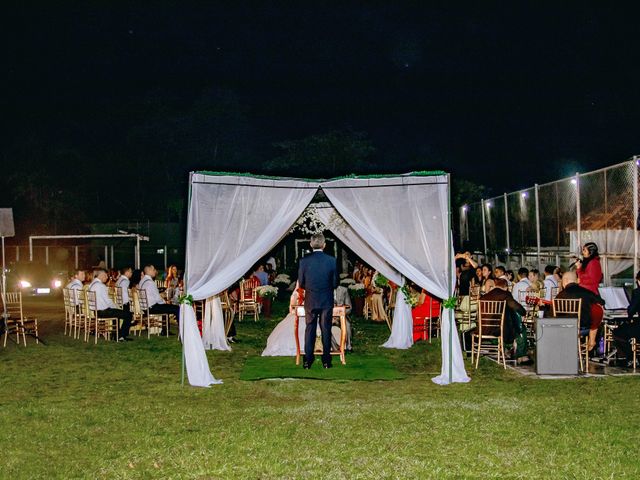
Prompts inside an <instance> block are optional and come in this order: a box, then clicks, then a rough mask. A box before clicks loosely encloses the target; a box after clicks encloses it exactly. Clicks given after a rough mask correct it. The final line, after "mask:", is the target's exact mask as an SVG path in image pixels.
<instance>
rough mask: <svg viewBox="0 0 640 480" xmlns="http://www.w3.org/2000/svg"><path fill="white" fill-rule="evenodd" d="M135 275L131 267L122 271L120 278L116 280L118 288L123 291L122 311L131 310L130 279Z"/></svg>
mask: <svg viewBox="0 0 640 480" xmlns="http://www.w3.org/2000/svg"><path fill="white" fill-rule="evenodd" d="M131 275H133V269H132V268H131V267H124V268H123V269H121V270H120V276H119V277H118V279H117V280H116V288H120V289H121V291H122V309H123V310H127V311H128V310H130V308H129V279H130V278H131Z"/></svg>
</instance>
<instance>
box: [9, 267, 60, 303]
mask: <svg viewBox="0 0 640 480" xmlns="http://www.w3.org/2000/svg"><path fill="white" fill-rule="evenodd" d="M65 277H66V275H65V274H64V273H61V272H55V271H53V270H52V269H50V268H49V267H48V266H47V265H43V264H41V263H35V262H16V263H14V264H12V265H10V266H9V268H8V269H7V291H9V292H22V294H23V295H56V294H61V293H62V288H63V287H64V282H65Z"/></svg>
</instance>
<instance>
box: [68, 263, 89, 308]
mask: <svg viewBox="0 0 640 480" xmlns="http://www.w3.org/2000/svg"><path fill="white" fill-rule="evenodd" d="M85 278H86V275H85V273H84V270H76V271H75V272H74V273H73V276H72V277H71V281H70V282H69V283H67V285H66V286H65V287H64V288H68V289H69V290H72V292H70V297H69V301H70V302H71V305H74V306H75V305H78V291H79V290H82V285H83V284H84V280H85Z"/></svg>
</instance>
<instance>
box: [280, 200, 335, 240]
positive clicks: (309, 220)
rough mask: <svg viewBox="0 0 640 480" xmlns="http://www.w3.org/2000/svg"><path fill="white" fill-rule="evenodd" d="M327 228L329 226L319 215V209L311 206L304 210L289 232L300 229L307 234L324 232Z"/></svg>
mask: <svg viewBox="0 0 640 480" xmlns="http://www.w3.org/2000/svg"><path fill="white" fill-rule="evenodd" d="M326 228H327V226H326V225H325V224H324V222H323V221H322V220H321V219H320V216H319V215H318V210H317V209H316V208H315V207H311V206H309V207H307V208H306V209H305V210H304V212H302V215H300V216H299V217H298V220H296V223H294V224H293V226H292V227H291V229H290V230H289V233H293V232H295V231H299V232H301V233H304V234H305V235H313V234H315V233H322V232H323V231H324V230H326Z"/></svg>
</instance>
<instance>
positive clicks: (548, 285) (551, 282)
mask: <svg viewBox="0 0 640 480" xmlns="http://www.w3.org/2000/svg"><path fill="white" fill-rule="evenodd" d="M555 269H556V266H555V265H547V266H546V267H544V289H545V292H544V299H545V300H549V301H551V294H552V293H553V289H556V290H555V292H556V293H557V291H558V290H557V289H558V281H557V280H556V277H555V275H554V274H553V271H554V270H555Z"/></svg>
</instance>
